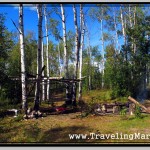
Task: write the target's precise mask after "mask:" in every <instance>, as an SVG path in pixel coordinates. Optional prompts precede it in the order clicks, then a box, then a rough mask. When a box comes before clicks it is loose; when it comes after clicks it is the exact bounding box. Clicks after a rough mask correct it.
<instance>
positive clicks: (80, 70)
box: [79, 4, 85, 100]
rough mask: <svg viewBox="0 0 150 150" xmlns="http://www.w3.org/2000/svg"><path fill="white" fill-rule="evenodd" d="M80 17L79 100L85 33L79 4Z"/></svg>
mask: <svg viewBox="0 0 150 150" xmlns="http://www.w3.org/2000/svg"><path fill="white" fill-rule="evenodd" d="M80 15H81V20H80V22H81V27H80V28H81V31H82V32H81V45H80V66H79V79H80V82H79V100H81V99H82V81H81V79H82V51H83V47H84V33H85V25H84V14H83V7H82V4H80Z"/></svg>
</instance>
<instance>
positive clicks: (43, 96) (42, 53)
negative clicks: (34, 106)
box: [41, 40, 45, 101]
mask: <svg viewBox="0 0 150 150" xmlns="http://www.w3.org/2000/svg"><path fill="white" fill-rule="evenodd" d="M41 56H42V67H43V66H44V44H43V40H42V50H41ZM42 76H43V77H44V71H43V72H42ZM44 100H45V82H44V80H42V101H44Z"/></svg>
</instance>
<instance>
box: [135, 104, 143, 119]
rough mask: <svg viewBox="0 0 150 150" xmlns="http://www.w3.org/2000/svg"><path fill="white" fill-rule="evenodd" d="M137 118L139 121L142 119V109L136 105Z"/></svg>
mask: <svg viewBox="0 0 150 150" xmlns="http://www.w3.org/2000/svg"><path fill="white" fill-rule="evenodd" d="M135 118H138V119H141V118H142V113H141V108H140V107H139V106H138V105H136V107H135Z"/></svg>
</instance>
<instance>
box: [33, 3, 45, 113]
mask: <svg viewBox="0 0 150 150" xmlns="http://www.w3.org/2000/svg"><path fill="white" fill-rule="evenodd" d="M37 14H38V49H37V82H36V89H35V100H34V101H35V103H34V110H36V111H37V110H39V102H40V83H41V75H42V65H41V64H42V63H41V61H42V60H41V50H42V19H43V16H42V4H38V5H37Z"/></svg>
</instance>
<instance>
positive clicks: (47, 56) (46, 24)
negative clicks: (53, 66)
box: [44, 6, 50, 101]
mask: <svg viewBox="0 0 150 150" xmlns="http://www.w3.org/2000/svg"><path fill="white" fill-rule="evenodd" d="M44 16H45V30H46V72H47V88H46V89H47V91H46V98H47V100H48V101H49V99H50V91H49V90H50V81H49V77H50V69H49V66H50V65H49V52H48V49H49V38H48V23H47V13H46V6H45V7H44Z"/></svg>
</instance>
